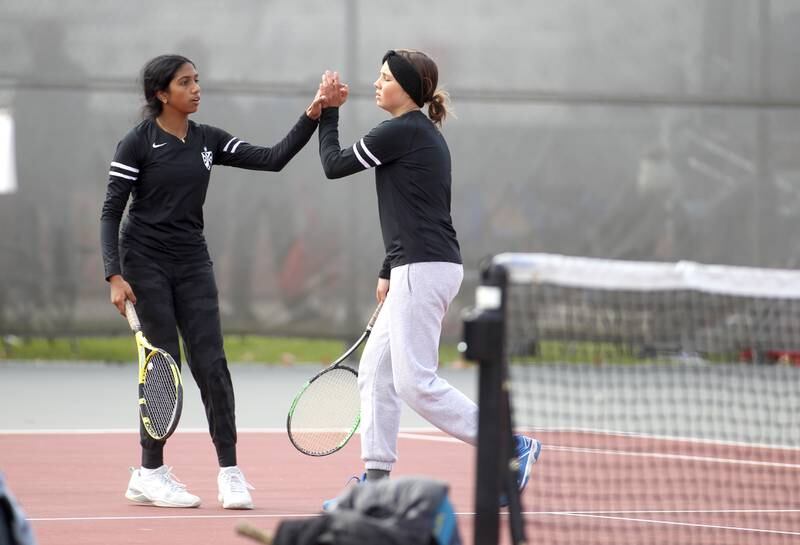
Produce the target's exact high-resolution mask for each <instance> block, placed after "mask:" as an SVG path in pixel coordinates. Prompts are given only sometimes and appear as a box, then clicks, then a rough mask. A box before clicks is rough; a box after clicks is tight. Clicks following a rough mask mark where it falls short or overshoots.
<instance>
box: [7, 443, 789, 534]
mask: <svg viewBox="0 0 800 545" xmlns="http://www.w3.org/2000/svg"><path fill="white" fill-rule="evenodd" d="M537 436H538V437H539V438H540V439H542V440H543V442H544V443H545V447H544V450H543V454H542V458H541V460H540V461H539V463H538V464H537V465H536V466H535V468H534V475H533V478H532V481H531V484H530V485H529V487H528V489H527V490H526V492H525V494H524V497H523V505H524V509H525V513H524V520H525V524H526V528H527V533H528V542H529V543H537V544H539V543H615V544H616V543H621V544H628V543H630V544H634V543H664V544H667V543H670V544H684V543H709V544H734V543H735V544H740V543H753V544H756V543H758V544H772V543H798V542H800V486H798V485H800V452H798V451H797V450H787V449H772V448H766V447H762V448H757V449H755V448H750V447H742V446H728V445H713V444H704V443H686V442H679V441H669V440H652V439H650V440H643V439H637V438H626V437H617V436H604V435H595V434H585V433H583V434H576V433H556V432H547V433H544V432H543V433H539V434H537ZM358 443H359V441H358V439H357V438H355V439H354V440H353V441H352V442H351V444H349V445H348V446H347V447H346V448H345V449H344V450H342V451H341V452H339V453H336V454H334V455H332V456H328V457H325V458H310V457H307V456H304V455H302V454H300V453H298V452H297V451H295V450H294V449H293V448H292V446H291V445H290V444H289V441H288V439H287V438H286V435H285V433H284V432H282V431H274V432H256V431H253V432H242V433H240V437H239V465H240V467H242V468H243V470H244V471H245V474H246V476H247V478H248V480H249V481H250V482H251V483H252V484H253V485H254V486H255V487H256V490H255V491H254V492H253V497H254V500H255V502H256V509H254V510H252V511H226V510H224V509H222V508H221V506H220V505H219V504H218V502H217V501H216V460H215V455H214V451H213V449H212V447H211V443H210V440H209V438H208V435H207V434H206V433H195V432H185V431H181V430H179V431H178V432H177V433H176V434H175V436H173V438H172V439H170V442H169V445H168V447H167V452H166V459H167V463H168V464H169V465H171V466H173V468H174V472H175V474H176V475H177V476H178V477H179V478H180V479H181V480H182V481H183V482H184V483H186V484H187V485H188V486H189V489H190V491H191V492H193V493H195V494H198V495H199V496H200V497H201V498H202V499H203V505H202V506H201V507H200V508H198V509H163V508H156V507H147V506H136V505H132V504H130V503H129V502H128V501H127V500H125V498H124V496H123V494H124V491H125V487H126V484H127V479H128V476H129V475H128V472H127V467H128V466H131V465H136V464H137V463H138V437H137V435H136V434H134V433H130V432H125V433H114V432H96V433H88V434H87V433H81V434H78V433H41V432H37V433H0V470H1V471H3V472H4V473H5V474H6V477H7V480H8V484H9V486H10V487H11V489H12V491H13V492H14V494H15V495H16V496H17V498H18V499H19V501H20V502H21V504H22V507H23V509H24V510H25V512H26V514H27V515H28V517H29V519H30V520H31V524H32V526H33V528H34V532H35V534H36V536H37V538H38V541H39V544H40V545H56V544H58V545H72V544H76V545H77V544H81V545H92V544H98V545H100V544H102V545H109V544H118V543H119V544H147V545H152V544H159V543H169V544H171V545H183V544H186V545H204V544H215V545H221V544H233V545H235V544H242V545H244V544H246V543H253V542H252V541H250V540H248V539H246V538H243V537H240V536H237V535H235V533H234V528H235V526H236V524H237V523H239V522H240V521H247V522H249V523H250V524H253V525H255V526H257V527H260V528H263V529H268V530H269V529H274V528H275V527H277V525H278V524H279V523H280V521H281V520H285V519H289V518H298V517H310V516H315V515H317V514H318V513H319V511H320V506H321V503H322V501H323V500H324V499H327V498H330V497H332V496H335V495H336V494H337V493H338V492H339V491H340V490H341V489H342V486H343V484H344V482H345V481H346V480H347V477H348V476H349V475H351V474H353V473H356V472H359V468H360V467H361V463H360V461H359V451H358ZM400 456H401V458H400V461H399V462H398V465H397V467H396V470H395V472H394V475H397V476H399V475H424V476H429V477H434V478H437V479H441V480H444V481H446V482H448V483H449V484H450V486H451V499H452V501H453V504H454V506H455V509H456V511H457V513H458V521H459V528H460V531H461V537H462V540H463V542H464V543H465V544H466V543H472V541H473V539H472V525H473V514H472V511H473V504H474V488H473V486H474V484H473V483H474V470H475V467H474V457H475V451H474V449H472V447H469V446H467V445H464V444H462V443H459V442H457V441H455V440H452V439H450V438H447V437H443V436H442V435H440V434H437V433H429V432H425V433H422V432H417V433H403V434H401V440H400ZM501 525H502V526H503V527H505V526H506V525H507V518H506V516H505V515H503V516H502V518H501ZM504 534H506V533H505V532H504ZM501 541H502V542H503V543H508V542H509V539H508V537H507V535H504V537H503V539H502V540H501ZM487 545H489V544H487Z"/></svg>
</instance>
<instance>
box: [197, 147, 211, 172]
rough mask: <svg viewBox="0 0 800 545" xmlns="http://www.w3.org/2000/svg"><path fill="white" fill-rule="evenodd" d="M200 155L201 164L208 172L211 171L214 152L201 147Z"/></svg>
mask: <svg viewBox="0 0 800 545" xmlns="http://www.w3.org/2000/svg"><path fill="white" fill-rule="evenodd" d="M200 155H201V156H202V157H203V164H204V165H205V166H206V168H207V169H208V170H211V165H212V164H213V163H214V152H211V151H208V148H207V147H205V146H203V151H201V152H200Z"/></svg>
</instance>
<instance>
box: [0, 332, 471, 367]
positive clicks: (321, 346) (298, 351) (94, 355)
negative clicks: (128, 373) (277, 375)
mask: <svg viewBox="0 0 800 545" xmlns="http://www.w3.org/2000/svg"><path fill="white" fill-rule="evenodd" d="M353 340H355V339H353ZM347 346H348V343H347V342H345V341H342V340H336V339H316V338H302V337H268V336H259V335H228V336H226V337H225V353H226V355H227V357H228V361H231V362H253V363H270V364H283V365H290V364H292V363H328V362H331V361H333V360H335V359H336V358H337V357H339V355H340V354H342V352H344V350H345V349H346V348H347ZM2 360H37V361H41V360H50V361H97V362H118V363H125V362H135V361H136V342H135V341H134V339H133V336H127V335H125V336H111V337H53V338H50V339H48V338H43V337H5V338H3V339H2V347H1V348H0V361H2ZM439 361H440V362H441V364H442V365H448V366H449V365H452V364H453V363H454V362H458V361H460V360H459V354H458V352H457V351H456V349H455V346H451V345H443V346H442V347H441V349H440V350H439Z"/></svg>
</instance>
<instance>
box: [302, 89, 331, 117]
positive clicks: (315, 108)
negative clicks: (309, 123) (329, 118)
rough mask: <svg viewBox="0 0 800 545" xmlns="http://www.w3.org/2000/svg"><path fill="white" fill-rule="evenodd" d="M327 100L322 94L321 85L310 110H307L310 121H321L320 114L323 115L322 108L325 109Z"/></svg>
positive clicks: (309, 107)
mask: <svg viewBox="0 0 800 545" xmlns="http://www.w3.org/2000/svg"><path fill="white" fill-rule="evenodd" d="M325 100H326V99H325V95H323V94H322V85H320V88H319V89H318V90H317V94H316V95H315V96H314V100H313V101H312V102H311V104H310V105H309V106H308V108H306V115H307V116H308V118H309V119H314V120H317V119H319V116H320V114H322V108H324V107H325Z"/></svg>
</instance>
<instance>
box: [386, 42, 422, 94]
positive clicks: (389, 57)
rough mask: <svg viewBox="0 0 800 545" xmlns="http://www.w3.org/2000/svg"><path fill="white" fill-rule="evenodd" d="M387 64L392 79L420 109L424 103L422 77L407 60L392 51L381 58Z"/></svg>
mask: <svg viewBox="0 0 800 545" xmlns="http://www.w3.org/2000/svg"><path fill="white" fill-rule="evenodd" d="M382 62H385V63H388V64H389V70H391V71H392V75H393V76H394V79H396V80H397V83H399V84H400V87H402V88H403V90H404V91H405V92H406V93H408V96H410V97H411V100H413V101H414V102H415V103H416V105H417V106H419V107H420V108H422V106H423V105H424V104H425V101H424V100H423V97H422V77H421V76H420V75H419V72H417V70H416V69H415V68H414V66H413V65H412V64H411V63H410V62H408V59H406V58H405V57H403V56H402V55H399V54H398V53H397V51H395V50H394V49H390V50H389V51H387V52H386V55H384V56H383V61H382Z"/></svg>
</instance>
